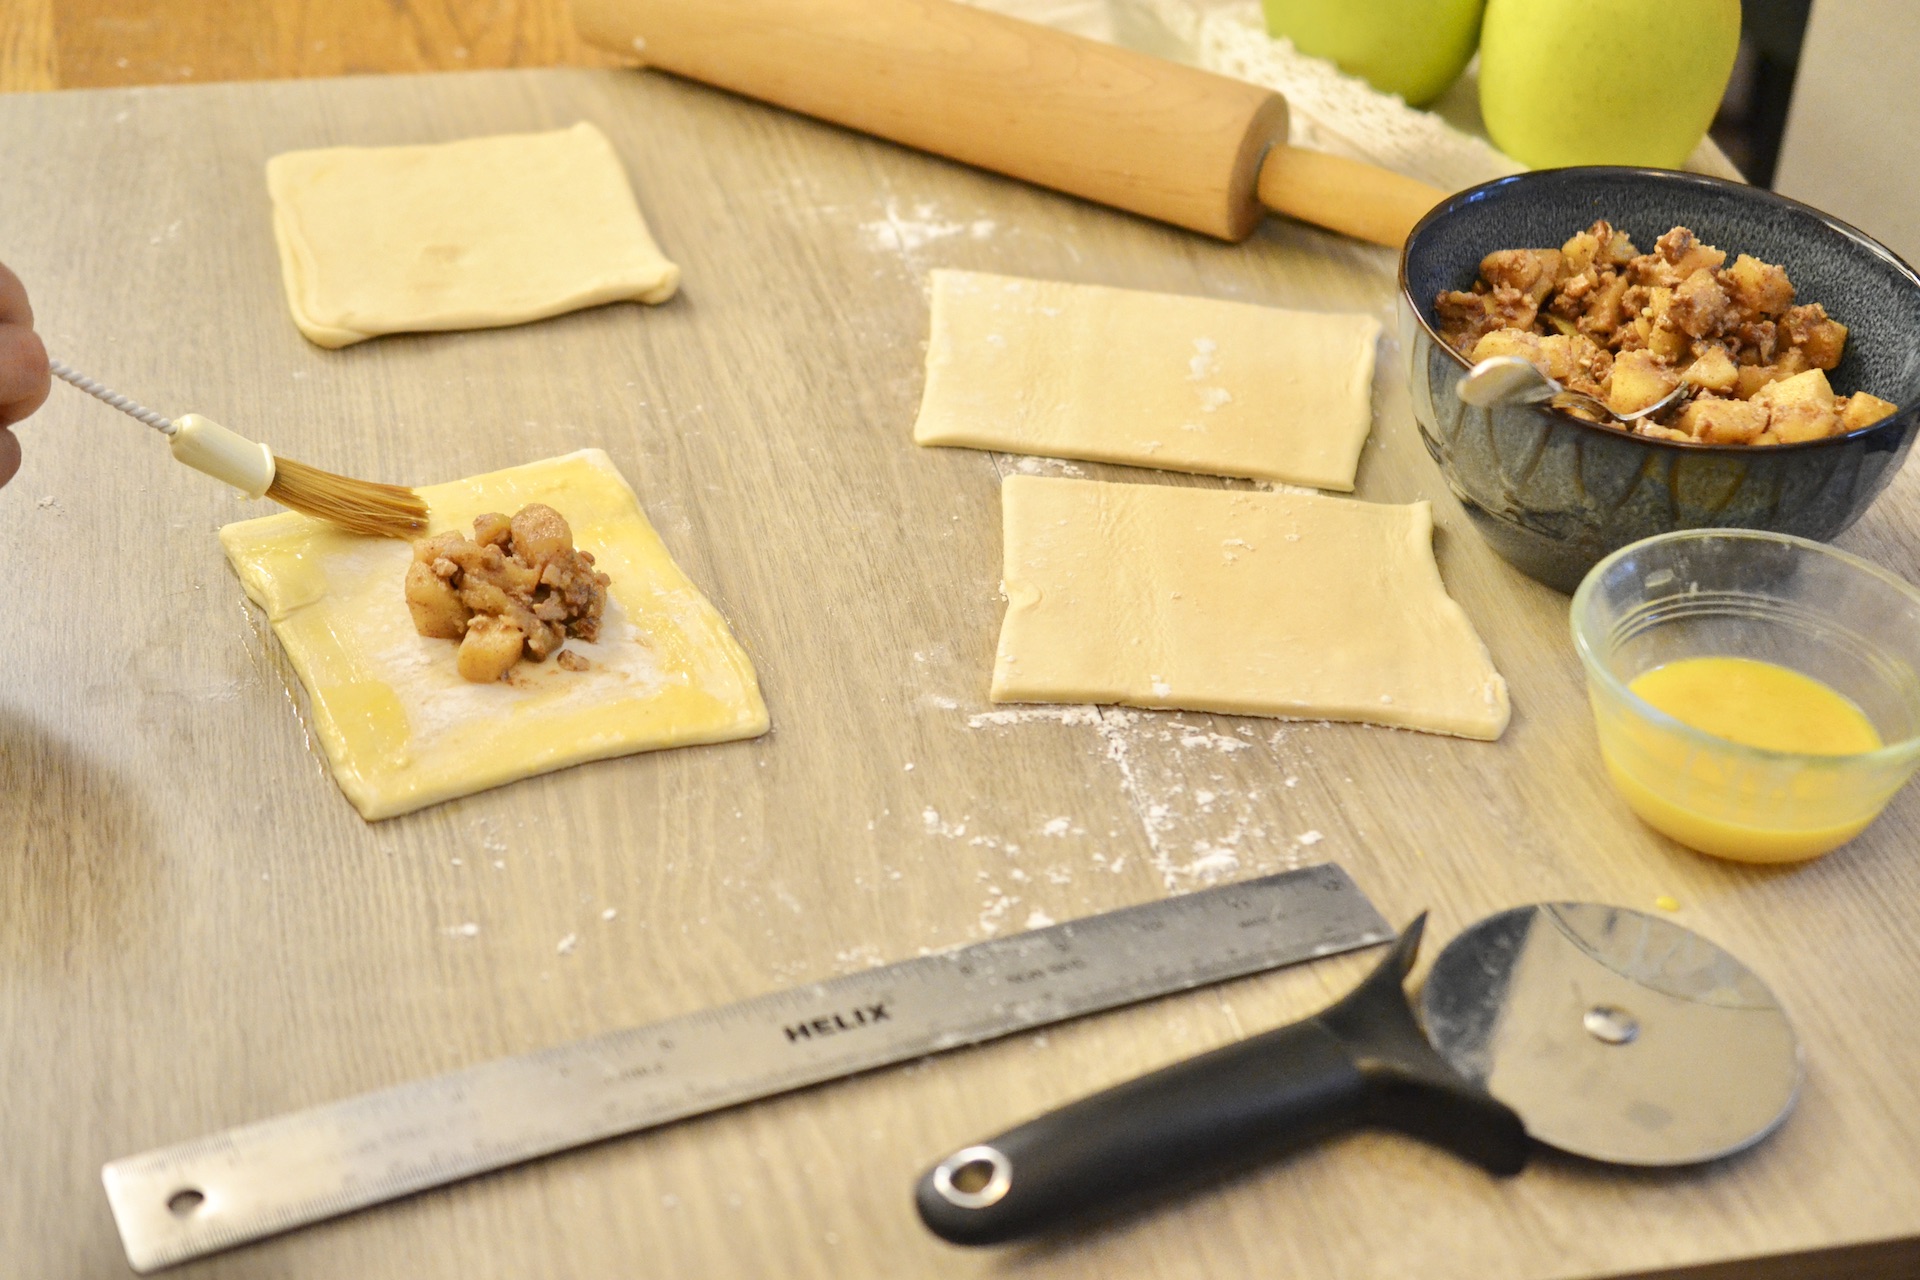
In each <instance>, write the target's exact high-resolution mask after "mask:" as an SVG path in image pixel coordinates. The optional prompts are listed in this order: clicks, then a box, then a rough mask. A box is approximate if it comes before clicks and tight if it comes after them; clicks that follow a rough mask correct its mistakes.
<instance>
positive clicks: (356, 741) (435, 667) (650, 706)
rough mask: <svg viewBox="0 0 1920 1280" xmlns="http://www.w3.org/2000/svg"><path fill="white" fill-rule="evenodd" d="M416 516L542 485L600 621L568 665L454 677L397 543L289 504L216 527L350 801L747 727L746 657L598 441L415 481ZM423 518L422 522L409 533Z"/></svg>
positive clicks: (398, 800) (523, 500) (511, 775)
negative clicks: (593, 582)
mask: <svg viewBox="0 0 1920 1280" xmlns="http://www.w3.org/2000/svg"><path fill="white" fill-rule="evenodd" d="M419 494H420V496H421V497H422V498H424V499H425V500H426V503H427V507H428V511H429V513H430V514H429V521H430V527H429V530H428V532H429V534H431V533H439V532H442V531H445V530H450V529H453V530H460V531H461V532H464V533H468V534H471V532H472V528H473V518H474V517H475V516H478V515H481V514H484V513H486V512H489V511H499V512H504V513H506V514H508V515H511V514H512V513H513V512H515V511H517V510H519V509H520V508H521V507H522V506H524V505H526V504H527V503H529V502H543V503H546V504H547V505H548V506H551V507H553V508H554V509H555V510H557V511H559V512H560V513H561V515H563V516H565V517H566V519H567V521H568V523H569V524H570V525H571V526H572V528H573V537H574V545H575V546H577V547H579V548H580V549H581V550H583V551H589V552H592V553H593V556H594V558H595V560H596V562H597V567H598V568H600V569H601V570H603V571H605V572H606V573H607V574H608V575H609V576H610V577H611V578H612V580H613V581H612V585H611V586H610V587H609V588H608V600H607V607H606V613H605V615H604V617H603V618H602V620H601V626H600V637H599V639H598V640H597V641H596V642H594V643H591V644H589V643H587V642H584V641H581V640H578V639H573V640H568V641H567V644H566V648H567V649H568V650H571V651H572V652H574V653H577V654H579V655H580V656H581V657H584V658H586V659H587V661H588V664H589V665H588V668H587V670H585V671H567V670H564V669H562V668H561V667H560V666H559V665H558V664H557V663H556V662H554V661H552V660H548V661H546V662H543V663H534V662H522V663H521V664H520V665H519V666H518V667H516V668H515V669H514V672H513V678H512V680H511V682H508V681H498V682H494V683H491V684H469V683H467V682H466V681H465V680H462V679H461V678H460V676H459V673H458V672H457V671H456V670H455V666H454V657H455V654H456V653H457V651H458V646H457V645H456V644H454V643H453V642H452V641H449V640H437V639H429V638H427V637H425V636H422V635H420V634H419V633H418V632H416V631H415V630H414V627H413V619H412V615H411V614H410V613H409V612H408V610H407V605H406V601H405V598H404V597H403V595H402V586H401V584H402V581H403V579H404V578H405V575H406V571H407V565H408V563H409V562H410V561H411V560H412V557H413V549H412V548H411V547H410V546H409V545H408V544H407V543H405V542H401V541H397V540H394V539H391V538H366V537H358V536H356V535H353V534H350V533H345V532H342V531H341V530H339V529H336V528H334V527H333V526H331V525H328V524H324V523H322V522H320V521H318V520H313V519H310V518H308V517H306V516H303V515H298V514H296V513H293V512H286V513H283V514H280V515H274V516H267V517H264V518H262V519H258V520H246V521H242V522H240V523H238V524H230V525H227V526H226V527H225V528H223V529H221V530H220V543H221V545H222V546H223V547H224V548H225V549H226V553H227V559H228V560H229V561H230V562H231V563H232V565H233V568H234V571H235V572H236V573H237V574H239V576H240V581H241V584H242V585H243V586H244V587H245V588H246V592H247V596H248V598H250V599H251V600H252V601H253V602H254V603H255V604H257V605H259V606H260V607H261V608H262V609H264V610H265V611H266V613H267V618H268V620H269V621H270V622H271V623H272V625H273V631H274V634H275V635H276V636H278V637H279V640H280V644H281V647H282V648H283V649H285V650H286V654H287V657H288V659H289V661H291V662H292V664H293V668H294V670H295V671H296V672H297V673H298V674H299V676H300V680H301V683H302V684H304V685H305V686H306V690H307V696H308V699H309V701H310V702H311V704H312V707H313V722H314V730H315V733H316V735H317V736H318V737H319V739H320V743H321V745H322V747H324V748H325V750H326V753H327V759H328V760H329V762H331V764H332V766H333V776H334V777H335V779H337V780H338V782H339V784H340V789H341V790H342V791H344V792H345V793H346V796H347V799H348V800H350V801H352V802H353V806H354V808H356V809H358V810H359V811H360V814H361V816H362V817H364V818H367V819H369V820H372V819H378V818H390V817H393V816H395V815H397V814H402V813H407V812H410V811H412V810H414V809H419V808H422V807H424V806H426V805H430V804H438V803H439V802H440V801H442V800H451V799H453V798H454V797H456V796H463V795H469V794H472V793H473V792H476V791H484V790H486V789H487V788H489V787H497V786H500V785H501V784H502V783H507V782H513V781H516V780H517V779H520V778H526V777H531V776H532V775H534V774H539V773H546V772H548V771H550V770H553V769H563V768H565V767H567V766H568V765H573V764H580V763H582V762H584V761H587V760H600V759H604V758H606V757H608V756H617V755H626V754H629V753H631V752H636V751H653V750H657V749H659V748H662V747H679V746H689V745H692V744H694V743H703V742H726V741H730V740H732V739H736V738H753V737H758V736H759V735H760V734H763V733H765V732H766V731H767V708H766V704H765V703H764V702H763V701H762V700H761V697H760V687H759V683H758V681H757V680H756V678H755V676H754V671H753V665H752V663H751V662H749V661H748V659H747V655H746V654H745V653H744V652H743V651H742V650H741V648H740V646H739V644H738V643H737V642H736V641H735V640H734V638H733V635H732V633H731V632H730V631H729V630H728V629H727V624H726V621H725V620H724V619H722V618H721V616H720V614H719V612H718V611H717V610H715V609H714V607H713V605H712V604H711V603H709V602H708V600H707V598H706V597H705V596H703V595H701V594H700V590H699V588H697V587H695V586H694V585H693V583H691V582H689V581H688V580H687V578H686V576H685V575H684V574H682V573H681V572H680V569H679V567H678V566H677V565H675V564H674V562H673V559H672V557H671V556H669V555H668V554H667V549H666V548H665V547H664V546H663V545H662V544H661V542H660V538H659V536H658V535H657V534H656V533H655V532H654V530H653V526H652V525H651V524H649V523H648V522H647V517H646V515H645V514H644V513H643V512H642V511H641V509H640V503H639V500H638V499H637V498H636V497H635V496H634V492H633V490H632V488H630V487H629V486H628V484H627V482H626V480H625V479H624V478H623V477H622V476H621V475H620V473H619V472H618V471H617V470H615V468H614V465H613V462H612V460H611V459H609V458H608V457H607V455H606V454H605V453H603V452H601V451H600V450H598V449H585V450H582V451H580V452H578V453H573V454H568V455H566V456H564V457H559V458H550V459H547V460H545V461H543V462H532V463H528V464H527V465H525V466H520V467H511V468H508V469H507V470H505V471H495V472H491V473H489V474H487V475H482V476H475V477H473V478H472V479H469V480H456V481H453V482H452V483H449V484H441V485H431V486H427V487H424V488H422V489H420V490H419ZM423 536H425V535H423Z"/></svg>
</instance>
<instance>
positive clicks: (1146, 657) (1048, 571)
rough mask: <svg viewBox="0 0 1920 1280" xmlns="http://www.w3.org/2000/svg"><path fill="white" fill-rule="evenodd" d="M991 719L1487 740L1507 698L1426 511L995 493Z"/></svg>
mask: <svg viewBox="0 0 1920 1280" xmlns="http://www.w3.org/2000/svg"><path fill="white" fill-rule="evenodd" d="M1000 500H1001V506H1002V510H1003V516H1004V525H1005V531H1006V548H1005V557H1006V563H1005V570H1004V573H1005V591H1006V596H1007V614H1006V619H1005V621H1004V622H1003V623H1002V624H1001V628H1000V648H999V653H998V655H997V656H996V658H995V660H994V668H993V688H992V692H991V696H992V698H993V700H994V701H995V702H1093V703H1122V704H1125V705H1127V706H1133V707H1154V708H1168V709H1172V708H1179V709H1182V710H1189V711H1219V712H1225V713H1228V714H1232V715H1257V716H1278V717H1282V718H1286V719H1303V720H1358V721H1364V722H1366V723H1369V724H1381V725H1393V726H1396V727H1398V728H1403V729H1424V730H1426V731H1427V732H1429V733H1446V734H1454V735H1456V736H1458V737H1463V738H1482V739H1488V740H1491V739H1494V738H1498V737H1499V736H1500V734H1501V733H1502V732H1503V731H1504V730H1505V729H1506V727H1507V717H1508V701H1507V683H1506V681H1505V680H1503V679H1502V678H1501V677H1500V674H1499V673H1498V672H1497V671H1495V670H1494V668H1493V661H1492V659H1491V658H1489V657H1488V655H1487V649H1486V646H1485V645H1483V644H1482V643H1481V642H1480V637H1479V636H1478V635H1477V634H1475V632H1474V629H1473V624H1472V623H1471V622H1470V621H1468V619H1467V615H1466V613H1465V612H1464V611H1463V610H1462V609H1461V608H1460V606H1459V605H1458V604H1456V603H1455V602H1454V601H1453V599H1452V598H1451V597H1450V596H1448V595H1447V591H1446V587H1445V586H1444V585H1442V583H1441V581H1440V570H1439V567H1438V566H1437V565H1436V564H1435V562H1434V558H1433V511H1432V508H1431V507H1430V506H1428V504H1427V503H1425V502H1414V503H1409V504H1407V505H1405V506H1394V505H1388V504H1384V503H1373V502H1357V501H1355V500H1353V499H1351V498H1327V497H1321V496H1319V495H1317V494H1303V493H1247V492H1242V491H1229V490H1220V489H1193V488H1185V487H1176V486H1171V485H1152V484H1106V483H1102V482H1098V481H1093V480H1064V479H1051V478H1040V477H1035V476H1009V477H1007V479H1006V481H1005V482H1004V483H1003V484H1002V485H1001V489H1000Z"/></svg>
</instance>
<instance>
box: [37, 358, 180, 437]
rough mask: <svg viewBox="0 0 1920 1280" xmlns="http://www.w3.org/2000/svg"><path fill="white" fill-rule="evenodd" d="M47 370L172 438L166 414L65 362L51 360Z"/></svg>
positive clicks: (169, 422)
mask: <svg viewBox="0 0 1920 1280" xmlns="http://www.w3.org/2000/svg"><path fill="white" fill-rule="evenodd" d="M47 368H49V369H51V370H52V371H53V376H54V377H56V378H59V379H61V380H62V381H65V382H71V383H72V384H73V385H74V386H76V387H78V388H80V389H81V390H82V391H84V392H86V393H87V394H88V395H90V396H92V397H93V398H94V399H96V400H100V401H104V402H105V403H107V404H110V405H112V406H113V407H114V408H116V409H118V410H119V411H120V412H122V413H124V414H126V415H127V416H128V417H129V418H136V419H138V420H139V421H141V422H144V423H146V424H147V425H148V426H150V427H152V428H153V429H154V430H155V431H158V432H159V433H160V434H161V435H163V436H170V435H172V434H173V419H172V418H169V417H167V416H166V415H165V414H159V413H155V412H154V411H153V410H151V409H149V408H147V406H145V405H143V404H141V403H140V402H139V401H138V400H135V399H133V398H131V397H129V396H123V395H121V394H120V393H119V392H118V391H115V390H114V389H113V388H111V387H107V386H103V385H101V384H100V383H98V382H95V381H94V380H93V379H92V378H89V377H87V375H85V374H84V373H81V372H80V371H79V370H78V369H76V368H74V367H73V366H72V365H70V364H68V363H67V362H66V361H65V360H52V359H50V360H48V361H47Z"/></svg>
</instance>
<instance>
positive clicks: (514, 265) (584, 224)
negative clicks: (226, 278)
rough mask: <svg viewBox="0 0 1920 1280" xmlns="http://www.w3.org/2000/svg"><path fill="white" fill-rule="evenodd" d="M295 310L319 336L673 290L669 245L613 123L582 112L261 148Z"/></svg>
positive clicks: (464, 324)
mask: <svg viewBox="0 0 1920 1280" xmlns="http://www.w3.org/2000/svg"><path fill="white" fill-rule="evenodd" d="M267 191H268V193H269V194H270V195H271V196H272V197H273V233H274V239H275V240H277V241H278V242H279V245H280V271H281V276H282V278H283V279H284V281H285V283H286V287H287V304H288V306H290V307H291V308H292V309H293V322H294V323H295V324H296V325H298V326H299V327H300V332H301V333H304V334H305V335H306V336H307V337H308V338H309V339H310V340H311V341H313V342H315V343H317V344H318V345H320V346H323V347H344V346H347V345H349V344H351V343H355V342H361V341H364V340H365V339H367V338H372V337H377V336H378V335H380V334H383V333H403V332H417V331H422V330H440V329H489V328H495V327H498V326H500V325H509V324H522V323H524V322H526V321H529V320H540V319H544V318H545V317H547V316H555V315H559V314H560V313H562V312H564V311H577V310H579V309H580V308H582V307H592V306H598V305H600V304H601V303H604V302H620V301H625V300H635V301H639V302H665V301H666V300H667V299H668V298H670V297H672V296H673V292H674V290H675V289H676V288H677V287H678V286H679V282H680V268H678V267H676V266H675V265H674V264H673V263H671V262H669V261H667V259H666V258H665V257H663V256H661V253H660V250H659V248H658V247H657V246H656V245H655V244H654V242H653V237H652V236H651V235H649V234H648V232H647V224H646V223H645V222H644V221H642V220H641V217H640V207H639V206H638V205H637V204H635V203H634V198H633V190H632V188H631V187H629V186H628V185H627V174H626V170H625V169H624V168H622V167H621V164H620V157H619V156H618V155H616V154H614V150H613V145H612V144H611V143H609V142H608V141H607V138H606V135H605V134H603V133H601V132H600V131H599V130H598V129H596V128H594V127H593V126H592V125H590V124H587V123H585V122H582V123H580V124H576V125H574V126H573V127H572V128H571V129H559V130H556V131H554V132H552V133H514V134H504V135H501V136H498V137H490V138H469V139H466V140H464V141H461V142H446V143H440V144H437V145H428V146H408V147H327V148H324V149H321V150H317V151H289V152H287V153H286V154H284V155H277V156H275V157H273V159H271V160H269V161H267Z"/></svg>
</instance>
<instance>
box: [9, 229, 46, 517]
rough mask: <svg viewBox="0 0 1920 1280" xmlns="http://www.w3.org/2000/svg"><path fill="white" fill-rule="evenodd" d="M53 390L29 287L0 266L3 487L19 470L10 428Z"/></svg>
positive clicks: (18, 455) (17, 441)
mask: <svg viewBox="0 0 1920 1280" xmlns="http://www.w3.org/2000/svg"><path fill="white" fill-rule="evenodd" d="M52 387H53V376H52V375H51V374H50V373H48V372H47V349H46V347H45V346H44V345H42V344H41V342H40V335H39V334H37V333H35V332H34V331H33V307H32V306H31V305H30V304H29V303H28V302H27V289H26V286H25V285H23V284H21V283H20V277H18V276H16V275H14V274H13V272H11V271H9V270H7V268H6V264H5V263H0V484H5V483H6V482H7V481H9V480H11V479H13V473H14V472H16V471H18V470H19V469H20V441H19V440H17V439H15V438H14V434H13V432H11V431H9V430H7V428H8V427H11V426H12V425H13V424H14V423H16V422H19V421H20V420H21V419H22V418H25V417H26V416H27V415H28V414H30V413H32V412H33V411H34V410H35V409H38V408H39V407H40V406H41V405H43V404H45V403H46V400H47V392H48V391H49V390H51V389H52Z"/></svg>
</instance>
